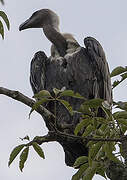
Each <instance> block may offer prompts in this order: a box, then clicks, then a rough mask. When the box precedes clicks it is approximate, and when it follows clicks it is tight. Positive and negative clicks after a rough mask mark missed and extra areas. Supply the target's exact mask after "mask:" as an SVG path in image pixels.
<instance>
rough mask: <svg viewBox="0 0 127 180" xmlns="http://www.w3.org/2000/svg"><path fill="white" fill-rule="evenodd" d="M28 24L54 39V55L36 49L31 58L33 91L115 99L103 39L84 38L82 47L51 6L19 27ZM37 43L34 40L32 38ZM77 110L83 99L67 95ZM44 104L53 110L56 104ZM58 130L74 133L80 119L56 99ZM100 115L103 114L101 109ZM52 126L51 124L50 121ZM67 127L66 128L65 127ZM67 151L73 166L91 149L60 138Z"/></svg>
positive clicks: (66, 156)
mask: <svg viewBox="0 0 127 180" xmlns="http://www.w3.org/2000/svg"><path fill="white" fill-rule="evenodd" d="M28 28H42V29H43V32H44V34H45V35H46V37H47V38H48V40H49V41H51V43H52V47H51V56H50V57H49V58H48V57H47V56H46V55H45V53H44V52H41V51H39V52H37V53H36V54H35V56H34V58H33V59H32V62H31V70H30V83H31V86H32V89H33V92H34V94H35V93H38V92H39V91H40V90H42V89H46V90H48V91H50V92H52V89H53V88H58V89H62V88H63V87H66V89H71V90H73V91H74V92H78V93H80V94H81V95H82V96H84V97H85V98H86V99H93V98H101V99H104V100H106V101H107V102H108V103H109V104H111V103H112V90H111V80H110V73H109V68H108V64H107V61H106V57H105V53H104V51H103V48H102V46H101V45H100V43H99V42H98V41H97V40H96V39H94V38H92V37H87V38H85V39H84V44H85V48H84V47H80V45H79V44H78V42H77V41H76V40H75V39H74V37H73V36H72V35H71V34H61V33H60V31H59V18H58V16H57V15H56V13H54V12H53V11H51V10H49V9H41V10H39V11H36V12H35V13H33V15H32V16H31V17H30V18H29V19H28V20H26V21H25V22H24V23H22V24H21V25H20V27H19V30H20V31H21V30H24V29H28ZM33 43H34V42H33ZM66 99H67V100H68V101H69V103H70V104H71V106H72V107H73V109H74V110H75V111H76V110H78V109H79V107H80V105H81V102H82V101H81V100H77V99H75V98H71V97H70V98H69V97H68V98H66ZM45 107H46V108H47V109H48V110H50V111H51V112H54V104H53V103H48V104H46V105H45ZM56 109H57V112H56V116H57V125H58V127H57V128H58V130H59V131H62V132H66V133H69V134H73V132H74V128H75V126H76V124H77V123H78V122H79V121H80V115H79V113H75V114H74V115H73V116H71V115H70V114H69V113H68V111H67V110H66V108H65V107H63V105H61V104H60V103H57V108H56ZM98 116H104V112H103V111H102V110H101V109H100V110H99V112H98ZM46 126H47V127H48V129H49V130H52V127H50V125H49V124H48V123H46ZM63 127H66V128H63ZM59 143H60V144H61V145H62V146H63V149H64V151H65V162H66V164H67V165H68V166H72V165H73V163H74V162H75V160H76V158H78V157H79V156H83V155H87V154H88V149H87V148H86V147H84V145H82V144H80V143H76V142H75V143H70V142H69V143H68V141H62V140H59Z"/></svg>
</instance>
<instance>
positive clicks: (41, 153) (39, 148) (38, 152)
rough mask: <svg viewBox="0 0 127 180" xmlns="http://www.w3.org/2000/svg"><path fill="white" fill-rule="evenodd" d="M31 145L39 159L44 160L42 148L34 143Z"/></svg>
mask: <svg viewBox="0 0 127 180" xmlns="http://www.w3.org/2000/svg"><path fill="white" fill-rule="evenodd" d="M32 145H33V148H34V150H35V151H36V152H37V154H38V155H39V156H40V157H41V158H43V159H45V156H44V152H43V150H42V148H41V147H40V146H39V145H38V144H37V143H36V142H34V143H33V144H32Z"/></svg>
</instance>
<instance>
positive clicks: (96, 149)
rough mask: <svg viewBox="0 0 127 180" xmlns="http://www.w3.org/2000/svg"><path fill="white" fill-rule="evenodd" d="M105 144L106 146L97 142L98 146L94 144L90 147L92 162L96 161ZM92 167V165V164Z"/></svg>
mask: <svg viewBox="0 0 127 180" xmlns="http://www.w3.org/2000/svg"><path fill="white" fill-rule="evenodd" d="M103 144H104V143H103V142H97V143H96V144H94V145H93V146H91V147H90V149H89V159H90V161H91V160H94V159H95V158H96V155H97V153H98V152H99V150H100V149H101V147H102V145H103ZM90 165H91V166H92V164H91V163H90Z"/></svg>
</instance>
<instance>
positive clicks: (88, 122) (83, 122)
mask: <svg viewBox="0 0 127 180" xmlns="http://www.w3.org/2000/svg"><path fill="white" fill-rule="evenodd" d="M90 122H91V119H83V120H82V121H81V122H80V123H78V124H77V126H76V128H75V130H74V133H75V135H77V134H78V133H79V132H80V130H82V129H83V128H84V127H86V126H88V124H90Z"/></svg>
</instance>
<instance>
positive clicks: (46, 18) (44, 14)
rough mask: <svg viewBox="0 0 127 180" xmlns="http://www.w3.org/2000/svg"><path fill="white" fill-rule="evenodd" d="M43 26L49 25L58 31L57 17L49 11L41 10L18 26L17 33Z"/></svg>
mask: <svg viewBox="0 0 127 180" xmlns="http://www.w3.org/2000/svg"><path fill="white" fill-rule="evenodd" d="M45 25H51V26H53V27H54V28H55V29H56V30H58V29H59V17H58V16H57V14H56V13H55V12H53V11H51V10H50V9H41V10H39V11H36V12H34V13H33V14H32V16H31V17H30V18H29V19H27V20H26V21H25V22H23V23H22V24H21V25H20V26H19V31H22V30H24V29H29V28H43V27H44V26H45Z"/></svg>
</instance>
